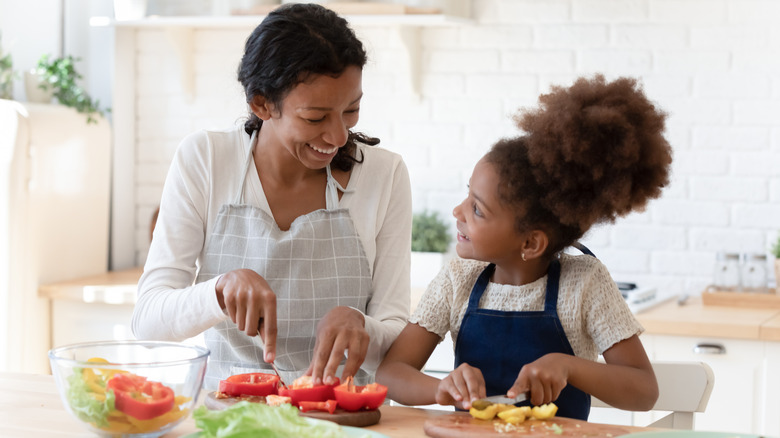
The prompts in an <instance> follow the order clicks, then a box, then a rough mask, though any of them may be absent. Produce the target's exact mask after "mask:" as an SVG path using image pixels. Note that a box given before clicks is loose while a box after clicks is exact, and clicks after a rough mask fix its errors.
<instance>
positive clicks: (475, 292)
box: [468, 263, 496, 309]
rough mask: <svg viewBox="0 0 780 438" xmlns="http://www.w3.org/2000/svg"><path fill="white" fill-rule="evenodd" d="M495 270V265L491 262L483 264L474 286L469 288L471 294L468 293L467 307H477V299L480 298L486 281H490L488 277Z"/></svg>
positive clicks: (486, 283)
mask: <svg viewBox="0 0 780 438" xmlns="http://www.w3.org/2000/svg"><path fill="white" fill-rule="evenodd" d="M495 270H496V265H495V264H493V263H491V264H489V265H487V266H485V269H483V270H482V273H481V274H479V277H478V278H477V282H476V283H474V287H473V288H471V294H470V295H469V306H468V308H469V309H477V308H479V299H480V298H482V293H484V292H485V289H487V286H488V283H490V277H491V276H492V275H493V272H495Z"/></svg>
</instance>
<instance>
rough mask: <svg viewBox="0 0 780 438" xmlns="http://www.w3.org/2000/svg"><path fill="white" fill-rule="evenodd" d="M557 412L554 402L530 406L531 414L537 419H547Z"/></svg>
mask: <svg viewBox="0 0 780 438" xmlns="http://www.w3.org/2000/svg"><path fill="white" fill-rule="evenodd" d="M556 412H558V406H556V405H555V403H548V404H545V405H541V406H534V407H533V408H531V416H533V417H534V418H536V419H537V420H547V419H549V418H552V417H554V416H555V413H556Z"/></svg>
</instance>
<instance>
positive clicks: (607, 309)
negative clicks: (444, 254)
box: [409, 254, 644, 360]
mask: <svg viewBox="0 0 780 438" xmlns="http://www.w3.org/2000/svg"><path fill="white" fill-rule="evenodd" d="M560 262H561V277H560V280H559V290H558V309H557V310H558V317H559V318H560V320H561V324H562V325H563V329H564V331H565V332H566V336H567V338H568V339H569V343H570V344H571V347H572V349H573V350H574V354H575V355H576V356H578V357H582V358H585V359H589V360H596V359H597V358H598V355H599V354H601V353H603V352H604V351H605V350H607V349H608V348H609V347H611V346H612V345H614V344H616V343H618V342H620V341H622V340H624V339H627V338H630V337H631V336H633V335H635V334H636V335H638V334H640V333H642V332H643V331H644V328H643V327H642V326H641V325H640V324H639V322H638V321H637V320H636V318H634V315H633V314H632V313H631V310H630V309H629V308H628V305H627V304H626V302H625V300H624V299H623V297H622V295H621V294H620V291H619V290H618V288H617V285H616V284H615V282H614V281H613V280H612V277H611V276H610V275H609V272H608V271H607V268H606V267H605V266H604V264H602V263H601V262H600V261H599V260H598V259H596V258H595V257H592V256H589V255H577V256H574V255H569V254H562V255H561V257H560ZM485 266H487V263H485V262H481V261H476V260H464V259H461V258H455V259H453V260H451V261H450V262H449V263H448V264H447V265H446V266H445V267H444V268H442V270H441V272H439V274H438V275H437V276H436V278H435V279H434V280H433V281H432V282H431V283H430V285H428V288H427V289H426V291H425V293H424V294H423V296H422V298H421V299H420V303H419V304H418V305H417V309H416V310H415V311H414V313H413V314H412V316H411V318H410V319H409V321H410V322H412V323H417V324H419V325H420V326H422V327H424V328H426V329H427V330H428V331H430V332H432V333H436V334H437V335H439V337H441V338H442V339H444V336H445V335H446V334H447V332H448V331H449V332H451V334H452V340H453V343H454V344H455V343H457V338H458V331H459V330H460V324H461V321H462V320H463V315H464V314H465V313H466V308H467V307H468V300H469V295H470V294H471V289H472V287H473V286H474V283H475V282H476V280H477V277H479V274H480V273H481V272H482V270H483V269H484V268H485ZM546 286H547V276H546V275H545V276H543V277H542V278H539V279H538V280H536V281H534V282H532V283H529V284H525V285H522V286H513V285H504V284H497V283H492V282H491V283H489V284H488V287H487V289H486V290H485V293H484V294H483V295H482V298H481V299H480V301H479V307H480V308H483V309H494V310H501V311H541V310H544V297H545V290H546ZM528 336H532V335H531V334H529V335H528ZM507 341H509V340H508V339H502V340H500V342H507ZM454 344H453V345H454Z"/></svg>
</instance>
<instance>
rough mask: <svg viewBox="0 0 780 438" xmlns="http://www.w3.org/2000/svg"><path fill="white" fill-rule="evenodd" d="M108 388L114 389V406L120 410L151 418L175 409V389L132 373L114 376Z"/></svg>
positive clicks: (143, 418)
mask: <svg viewBox="0 0 780 438" xmlns="http://www.w3.org/2000/svg"><path fill="white" fill-rule="evenodd" d="M106 388H107V389H110V390H113V391H114V398H115V401H114V406H115V407H116V409H117V410H118V411H120V412H124V413H125V414H127V415H129V416H131V417H134V418H137V419H139V420H149V419H151V418H155V417H159V416H160V415H162V414H164V413H166V412H168V411H170V410H171V409H173V405H174V393H173V390H172V389H171V388H169V387H167V386H165V385H163V384H162V383H159V382H152V381H149V380H146V377H141V376H138V375H136V374H132V373H121V374H117V375H115V376H114V377H112V378H111V379H110V380H109V381H108V383H107V384H106Z"/></svg>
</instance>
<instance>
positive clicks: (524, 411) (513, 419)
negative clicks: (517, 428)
mask: <svg viewBox="0 0 780 438" xmlns="http://www.w3.org/2000/svg"><path fill="white" fill-rule="evenodd" d="M530 415H531V407H530V406H520V407H518V408H516V407H512V409H507V410H505V411H502V412H499V413H498V418H500V419H502V420H504V421H506V422H507V423H510V424H518V423H522V422H523V421H525V419H526V418H527V417H529V416H530Z"/></svg>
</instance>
